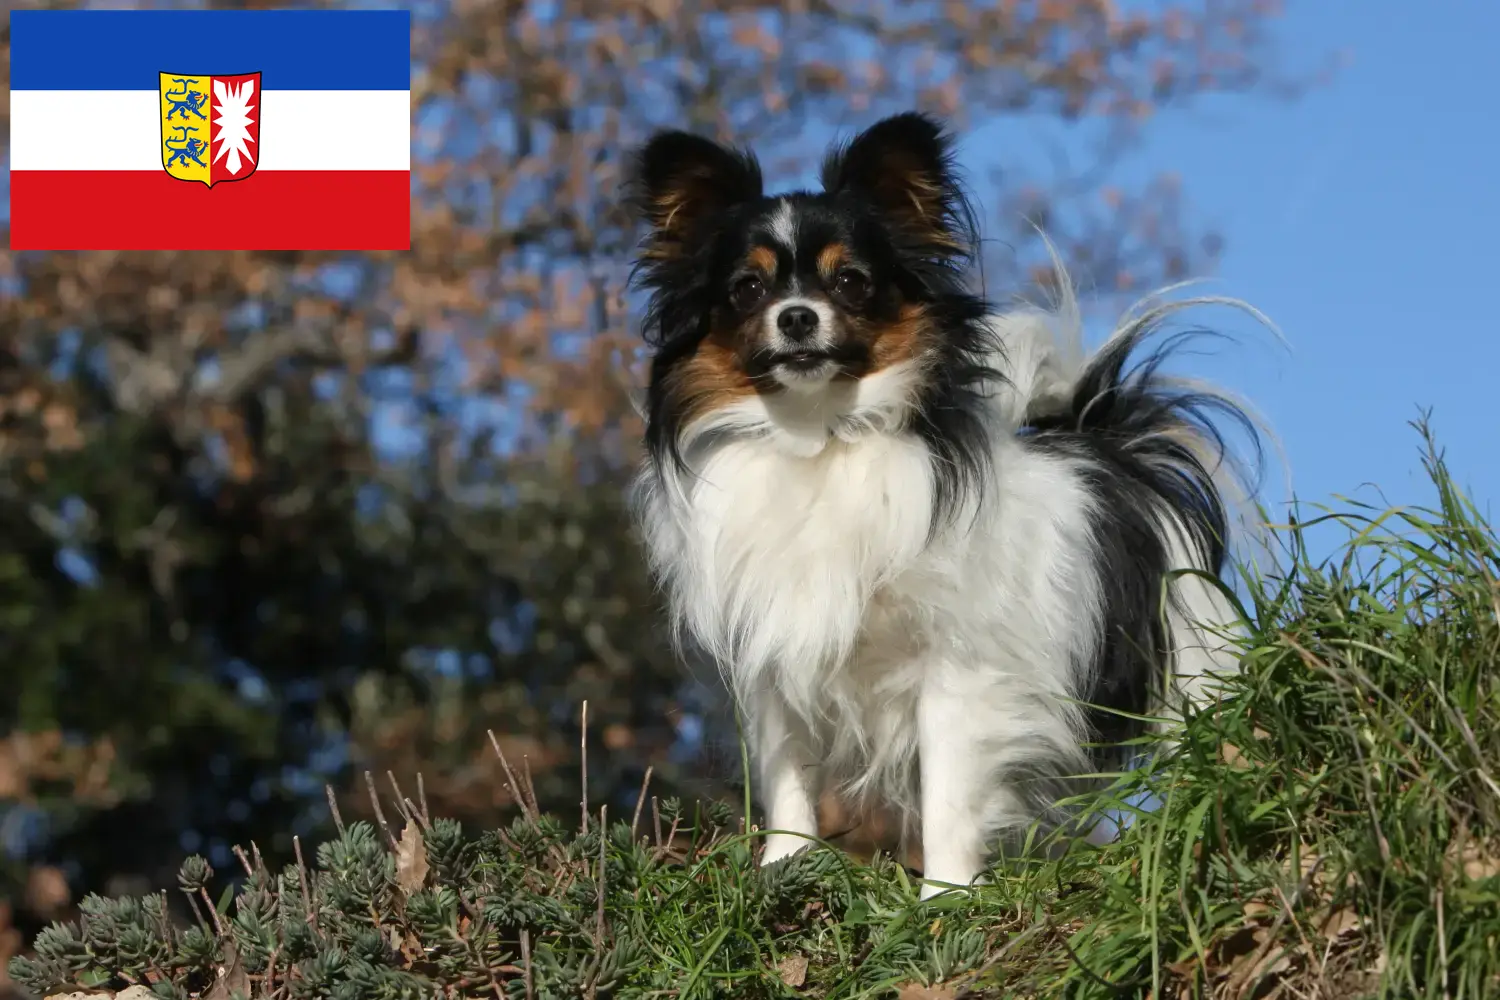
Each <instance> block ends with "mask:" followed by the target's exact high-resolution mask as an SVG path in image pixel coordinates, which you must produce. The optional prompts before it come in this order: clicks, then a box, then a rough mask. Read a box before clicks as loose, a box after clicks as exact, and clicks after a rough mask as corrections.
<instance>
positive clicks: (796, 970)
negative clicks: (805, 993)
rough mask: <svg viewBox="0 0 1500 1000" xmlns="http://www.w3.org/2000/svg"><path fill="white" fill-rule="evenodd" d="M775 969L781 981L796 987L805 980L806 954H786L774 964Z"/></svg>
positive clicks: (793, 987)
mask: <svg viewBox="0 0 1500 1000" xmlns="http://www.w3.org/2000/svg"><path fill="white" fill-rule="evenodd" d="M776 971H777V972H778V973H779V974H780V975H781V981H782V982H783V983H785V984H786V985H788V986H790V987H791V988H792V989H796V988H797V987H799V986H801V985H802V984H803V983H805V982H807V956H806V955H788V956H786V957H785V958H783V959H782V960H781V962H780V964H778V965H777V966H776Z"/></svg>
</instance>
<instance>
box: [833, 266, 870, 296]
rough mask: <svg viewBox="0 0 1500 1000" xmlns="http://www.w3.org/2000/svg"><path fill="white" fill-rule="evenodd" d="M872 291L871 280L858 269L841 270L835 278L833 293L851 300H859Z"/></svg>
mask: <svg viewBox="0 0 1500 1000" xmlns="http://www.w3.org/2000/svg"><path fill="white" fill-rule="evenodd" d="M869 291H870V281H869V279H868V278H866V277H865V276H864V275H863V274H860V273H859V272H858V271H840V272H839V275H838V277H836V278H834V279H833V293H834V294H835V295H837V296H839V297H840V298H844V299H848V300H849V301H850V302H859V301H861V300H863V299H864V297H865V295H866V294H868V293H869Z"/></svg>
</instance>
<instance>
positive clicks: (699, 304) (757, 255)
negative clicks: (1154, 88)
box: [629, 113, 974, 438]
mask: <svg viewBox="0 0 1500 1000" xmlns="http://www.w3.org/2000/svg"><path fill="white" fill-rule="evenodd" d="M632 167H633V170H632V176H631V178H630V185H629V194H630V202H631V205H632V206H633V208H634V209H635V211H636V212H638V213H639V215H640V216H641V217H642V218H643V220H644V221H645V222H646V224H647V226H648V227H649V232H648V234H647V236H646V238H645V241H644V243H643V245H642V248H641V254H640V257H639V259H638V262H637V275H638V277H639V279H640V281H641V284H642V285H643V286H644V287H646V288H647V289H648V290H649V291H650V293H651V306H650V310H649V312H648V317H647V329H646V332H647V337H648V340H649V341H650V342H651V344H652V346H654V347H655V348H656V349H657V353H656V357H655V359H654V363H653V368H652V379H651V381H652V385H651V391H650V394H649V399H650V406H649V409H650V413H649V417H650V419H651V420H652V422H653V423H654V424H656V426H655V427H651V428H648V434H650V435H651V436H652V437H657V438H659V437H660V435H661V434H662V433H670V430H669V428H670V427H681V426H685V425H687V424H690V423H691V422H692V421H694V420H695V419H697V418H699V417H701V416H704V415H707V414H710V413H712V411H714V410H715V409H718V408H721V407H725V406H729V405H733V404H734V403H736V402H737V401H739V400H741V399H743V398H744V397H745V396H749V395H755V394H763V395H764V394H771V395H785V394H796V395H803V396H812V397H816V396H818V395H820V394H826V393H832V392H838V391H841V387H842V391H846V392H847V387H848V383H850V382H857V381H859V380H862V379H867V378H869V377H871V376H873V375H875V374H877V373H880V372H882V371H885V370H887V369H890V368H893V367H895V366H905V367H907V368H909V369H911V370H915V371H920V370H922V369H924V368H926V367H928V366H929V365H930V364H931V363H934V362H936V361H937V359H939V358H940V356H941V354H942V346H943V339H944V337H945V332H946V331H947V330H948V329H949V328H950V327H951V326H952V325H953V317H952V316H951V315H949V314H950V313H951V311H952V310H953V309H954V307H955V306H954V303H955V296H958V297H959V298H964V297H963V296H962V295H961V293H960V275H961V272H962V268H963V265H965V264H966V263H967V262H968V261H969V259H970V257H971V254H972V249H973V246H974V224H973V215H972V211H971V209H970V207H969V203H968V201H967V199H966V197H965V195H964V191H963V189H962V187H961V185H960V183H959V180H958V178H957V176H956V175H955V171H954V167H953V162H952V150H951V139H950V137H949V136H948V135H947V133H946V132H945V130H944V129H943V127H942V125H941V124H939V123H938V122H937V121H935V120H933V119H931V118H929V117H927V116H925V115H921V114H916V113H909V114H902V115H896V116H894V117H891V118H886V119H884V120H883V121H880V122H878V123H876V124H875V125H873V126H871V127H870V128H869V129H867V130H866V131H864V132H863V133H861V134H859V135H858V136H856V137H855V138H854V139H853V140H852V141H850V142H848V143H846V144H843V145H841V146H839V147H837V148H835V149H834V150H833V151H831V152H830V153H829V155H828V157H827V159H826V161H825V163H824V165H823V171H822V185H823V189H822V190H821V191H818V192H796V193H792V194H787V195H781V196H768V195H766V193H765V192H764V190H763V187H762V179H761V171H760V167H759V165H758V163H757V162H756V160H755V158H754V156H753V155H752V154H750V153H748V152H743V151H738V150H734V149H731V148H727V147H724V146H721V145H719V144H717V143H714V142H712V141H710V140H708V139H705V138H702V137H699V136H696V135H692V134H689V133H686V132H665V133H660V134H658V135H657V136H655V137H654V138H652V139H651V140H650V142H648V143H647V144H646V145H645V146H644V147H643V148H642V149H641V150H640V151H639V152H638V153H637V154H636V156H635V159H634V162H633V164H632ZM963 311H964V312H965V319H967V314H968V313H970V312H972V311H973V309H972V305H971V303H968V302H967V300H966V301H965V305H964V308H963ZM920 381H921V380H920V379H914V380H911V384H912V385H913V386H915V385H917V384H919V383H920Z"/></svg>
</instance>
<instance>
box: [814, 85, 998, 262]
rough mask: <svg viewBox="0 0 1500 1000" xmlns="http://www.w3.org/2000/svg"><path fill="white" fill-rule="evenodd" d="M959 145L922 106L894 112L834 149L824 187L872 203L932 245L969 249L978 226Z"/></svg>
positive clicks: (932, 249) (939, 251)
mask: <svg viewBox="0 0 1500 1000" xmlns="http://www.w3.org/2000/svg"><path fill="white" fill-rule="evenodd" d="M952 146H953V143H952V139H951V137H950V136H949V135H948V133H947V132H946V131H945V129H944V128H943V126H942V124H941V123H940V122H938V121H937V120H936V119H933V118H931V117H929V116H927V115H924V114H921V113H919V112H915V111H913V112H907V113H905V114H900V115H893V116H892V117H890V118H885V119H882V120H881V121H878V122H876V123H875V124H874V125H872V126H870V127H869V128H868V129H866V130H865V131H864V132H861V133H860V134H859V135H857V136H855V137H854V139H853V140H852V141H850V142H849V143H847V144H845V145H843V146H840V147H838V148H835V149H834V150H833V151H832V152H831V153H829V155H828V158H827V159H826V160H825V161H824V163H823V189H824V190H825V191H827V192H828V193H829V194H831V195H839V194H843V193H851V194H853V195H855V196H856V197H859V198H862V199H864V200H865V201H867V202H869V203H871V204H872V205H873V206H874V207H875V208H876V209H877V210H878V211H879V212H880V213H881V214H882V216H884V218H885V219H886V220H887V222H888V223H889V224H890V225H891V227H892V229H893V231H894V232H895V233H896V234H897V235H899V236H900V237H902V238H904V239H908V240H911V241H912V242H913V243H914V244H916V245H917V246H918V247H919V248H922V249H924V250H925V251H926V252H929V253H931V254H934V255H936V256H942V257H953V256H962V255H967V254H969V253H970V252H971V249H972V247H973V245H974V237H975V231H976V226H975V221H974V214H973V210H972V208H971V207H970V205H969V202H968V199H967V197H966V196H965V194H964V191H963V186H962V184H961V183H960V181H959V179H958V176H957V171H956V168H955V167H954V164H953V153H952Z"/></svg>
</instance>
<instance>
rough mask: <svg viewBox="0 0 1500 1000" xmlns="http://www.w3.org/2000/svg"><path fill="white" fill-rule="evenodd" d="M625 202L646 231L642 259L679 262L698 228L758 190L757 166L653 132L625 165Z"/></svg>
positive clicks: (702, 142)
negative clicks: (676, 260)
mask: <svg viewBox="0 0 1500 1000" xmlns="http://www.w3.org/2000/svg"><path fill="white" fill-rule="evenodd" d="M626 190H627V200H628V202H629V204H630V206H631V207H632V209H633V210H634V211H635V212H636V214H637V216H638V217H639V218H642V219H644V220H645V221H646V223H647V224H649V225H650V226H651V235H650V236H649V237H648V238H647V242H646V245H645V248H644V250H645V253H646V255H647V256H648V257H654V258H657V259H663V258H671V257H676V256H679V255H680V254H682V253H683V252H684V248H685V247H686V246H687V245H688V244H689V243H690V242H691V241H692V239H693V237H694V234H695V233H697V232H698V230H699V227H700V226H701V224H702V223H703V222H704V221H705V220H707V219H711V218H713V217H714V216H715V215H716V214H717V213H719V212H722V211H724V210H725V209H727V208H730V207H731V206H733V205H737V204H742V203H744V202H747V201H754V200H755V199H757V198H759V197H760V195H761V190H762V181H761V173H760V164H759V163H757V162H756V160H755V157H754V156H752V155H751V154H749V153H742V152H738V151H736V150H732V149H726V148H725V147H723V146H720V145H719V144H718V143H716V142H712V141H710V140H708V139H705V138H703V137H702V136H697V135H693V134H692V133H690V132H678V131H672V132H658V133H657V134H656V135H655V136H653V137H652V138H651V140H650V141H649V142H647V143H646V145H645V146H643V147H642V148H641V149H640V151H639V152H637V153H636V154H635V156H634V158H633V161H632V163H631V165H630V173H629V176H628V180H627V188H626Z"/></svg>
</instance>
